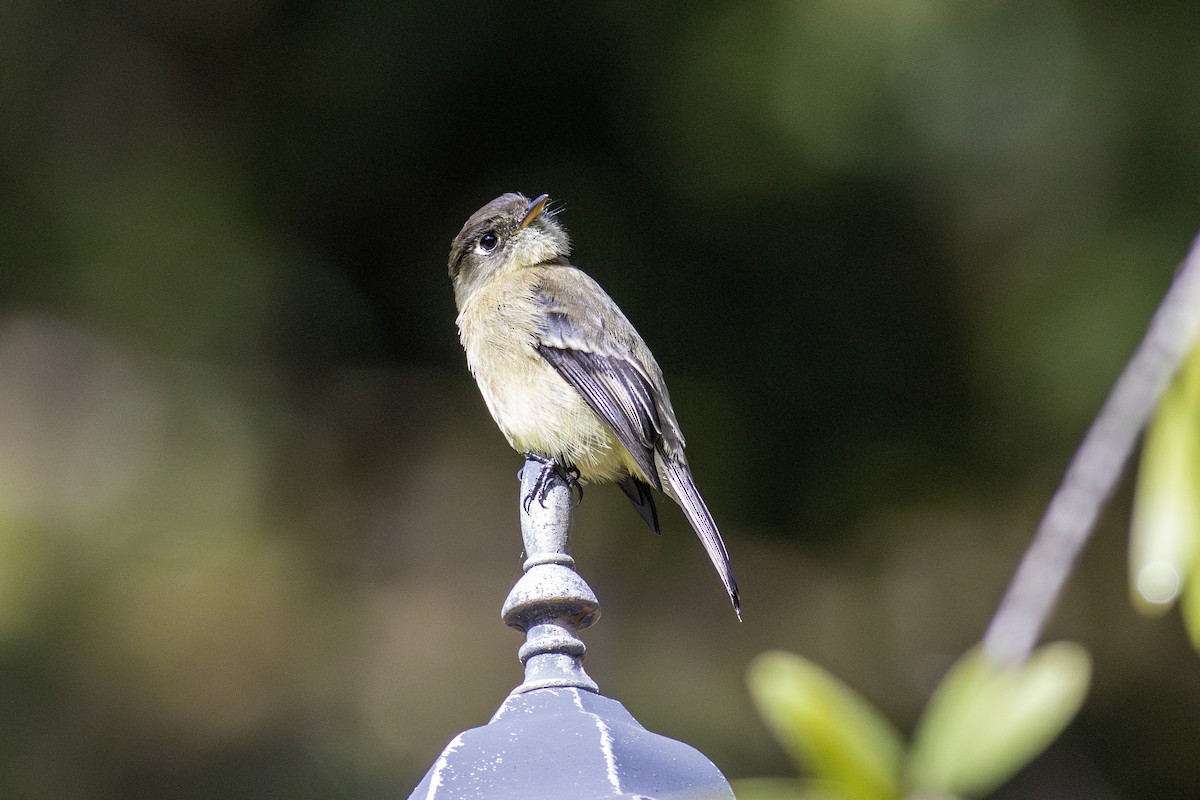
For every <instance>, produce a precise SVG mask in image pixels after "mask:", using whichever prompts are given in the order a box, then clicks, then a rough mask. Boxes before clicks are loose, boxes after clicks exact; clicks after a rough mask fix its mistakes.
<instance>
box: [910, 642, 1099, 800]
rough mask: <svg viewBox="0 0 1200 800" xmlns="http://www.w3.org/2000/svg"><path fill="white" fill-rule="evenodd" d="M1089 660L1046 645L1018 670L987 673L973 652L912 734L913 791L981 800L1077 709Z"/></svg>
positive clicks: (1075, 649) (1062, 646)
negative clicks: (913, 736)
mask: <svg viewBox="0 0 1200 800" xmlns="http://www.w3.org/2000/svg"><path fill="white" fill-rule="evenodd" d="M1090 679H1091V659H1090V658H1089V657H1088V654H1087V652H1086V651H1085V650H1084V649H1083V648H1082V647H1080V646H1079V645H1076V644H1072V643H1069V642H1060V643H1058V644H1052V645H1047V646H1045V647H1042V648H1040V649H1039V650H1037V651H1036V652H1035V653H1034V654H1033V655H1032V656H1030V658H1029V660H1028V661H1026V662H1025V663H1024V664H1021V665H1019V666H1015V667H1004V668H1000V667H995V666H993V665H992V664H991V663H990V662H988V661H986V660H985V659H984V658H983V656H982V654H981V652H980V651H979V649H978V648H975V649H973V650H971V651H969V652H968V653H967V654H966V655H964V656H963V657H962V658H961V659H959V661H958V662H957V663H956V664H955V665H954V666H953V667H952V668H951V669H950V672H949V674H947V675H946V678H945V679H944V680H943V681H942V683H941V685H940V686H939V687H938V689H937V691H936V692H935V693H934V695H933V698H932V699H931V700H930V702H929V706H928V707H927V708H926V709H925V714H924V717H923V718H922V720H921V722H920V724H919V725H918V728H917V734H916V737H915V740H914V742H913V749H912V753H911V756H910V758H909V763H908V779H909V783H910V785H911V786H912V787H913V788H915V789H920V790H924V791H932V792H943V793H948V794H955V795H967V796H969V795H975V796H978V795H983V794H987V793H988V792H990V791H992V790H993V789H995V788H996V787H997V786H999V785H1000V784H1002V783H1004V782H1005V781H1006V780H1008V779H1009V778H1010V777H1012V775H1013V774H1014V773H1016V772H1017V770H1019V769H1021V768H1022V767H1023V766H1025V765H1026V764H1027V763H1028V762H1029V761H1031V760H1032V759H1033V758H1034V757H1035V756H1037V755H1038V754H1039V753H1041V752H1042V751H1043V750H1044V749H1046V747H1047V746H1049V744H1050V743H1051V742H1052V741H1054V739H1055V738H1057V736H1058V735H1059V734H1060V733H1061V732H1062V730H1063V728H1065V727H1066V726H1067V723H1069V722H1070V721H1071V719H1072V718H1073V717H1074V716H1075V714H1076V713H1077V712H1078V711H1079V708H1080V706H1081V705H1083V699H1084V696H1085V695H1086V694H1087V687H1088V683H1089V681H1090Z"/></svg>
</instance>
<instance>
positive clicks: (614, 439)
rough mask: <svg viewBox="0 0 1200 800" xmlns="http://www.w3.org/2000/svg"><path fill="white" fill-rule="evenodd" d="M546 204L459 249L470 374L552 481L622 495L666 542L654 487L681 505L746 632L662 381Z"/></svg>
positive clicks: (520, 447)
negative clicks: (597, 486) (576, 260)
mask: <svg viewBox="0 0 1200 800" xmlns="http://www.w3.org/2000/svg"><path fill="white" fill-rule="evenodd" d="M546 200H547V196H546V195H544V194H543V195H541V196H540V197H538V198H537V199H535V200H532V201H531V200H530V199H529V198H527V197H524V196H523V195H520V194H515V193H509V194H505V195H501V196H500V197H497V198H496V199H495V200H493V201H492V202H490V203H488V204H487V205H486V206H484V207H483V208H481V209H479V210H478V211H476V212H475V213H474V214H472V215H471V218H470V219H468V220H467V223H466V225H464V226H463V229H462V230H461V231H459V234H458V236H456V237H455V238H454V243H453V244H452V245H451V248H450V279H451V280H452V281H453V283H454V301H455V304H456V305H457V306H458V331H459V337H460V338H461V340H462V344H463V348H464V349H465V350H466V351H467V365H468V366H469V367H470V369H471V373H472V374H473V375H474V376H475V380H476V381H477V382H478V383H479V390H480V391H481V392H482V393H483V399H484V401H485V402H486V403H487V407H488V410H489V411H491V413H492V417H493V418H494V419H495V420H496V424H497V425H499V426H500V430H501V431H502V432H503V433H504V436H505V437H506V438H507V439H508V442H509V444H511V445H512V446H513V448H514V449H516V450H517V452H520V453H525V454H526V455H527V456H530V457H533V458H535V459H536V460H538V461H540V462H541V463H542V464H543V467H542V469H543V472H542V475H543V476H546V475H547V473H546V471H547V470H557V471H558V472H559V474H562V475H564V476H567V478H568V482H569V483H572V484H573V483H574V482H575V480H576V479H577V480H578V482H579V483H602V482H605V481H613V482H615V483H616V484H617V485H618V486H620V487H621V489H622V491H624V492H625V494H626V496H628V497H629V499H630V501H632V502H633V505H634V507H635V508H636V509H637V510H638V513H639V514H641V516H642V519H644V520H645V521H646V524H648V525H649V526H650V528H651V530H653V531H655V532H656V533H657V532H658V530H659V524H658V512H657V510H656V509H655V506H654V497H653V495H652V494H651V492H650V487H654V488H655V489H658V490H659V491H661V492H664V493H665V494H666V495H667V496H668V497H670V498H671V499H672V500H674V501H675V502H676V503H678V504H679V506H680V508H682V509H683V513H684V514H685V515H686V516H687V519H688V522H690V523H691V525H692V527H693V528H694V529H695V530H696V534H697V535H698V536H699V537H700V541H701V542H702V543H703V544H704V549H705V550H707V551H708V557H709V558H711V559H712V562H713V565H714V566H715V567H716V568H717V573H718V574H719V575H720V577H721V582H722V583H723V584H725V591H727V592H728V593H729V599H730V600H732V601H733V608H734V611H735V612H737V614H738V617H739V619H740V618H741V607H740V604H739V600H738V590H737V584H736V583H735V582H734V580H733V573H732V571H731V570H730V567H729V554H728V553H727V552H726V550H725V543H724V542H723V541H722V540H721V534H720V532H719V531H718V530H717V524H716V522H714V521H713V518H712V514H711V513H709V510H708V507H707V506H706V505H705V504H704V500H703V498H701V497H700V492H699V491H698V490H697V489H696V482H695V481H694V480H693V479H692V472H691V470H690V469H689V468H688V462H687V458H686V457H685V456H684V454H683V434H682V433H680V431H679V423H678V422H677V421H676V420H675V412H674V410H672V408H671V398H670V397H669V396H668V395H667V387H666V384H665V383H664V381H663V374H662V370H661V369H659V366H658V363H657V362H656V361H655V360H654V356H653V355H652V354H651V353H650V349H649V348H648V347H646V343H645V342H643V341H642V337H641V336H639V335H638V332H637V331H636V330H634V329H633V325H631V324H630V323H629V320H627V319H626V318H625V315H624V314H623V313H621V309H620V308H618V307H617V304H616V303H614V302H613V301H612V298H610V297H609V296H608V295H607V294H606V293H605V292H604V290H603V289H601V288H600V285H599V284H598V283H596V281H594V280H592V278H591V277H589V276H588V275H587V274H585V273H584V272H582V271H580V270H579V269H576V268H575V267H573V266H571V264H570V262H569V261H568V260H567V257H568V255H569V254H570V251H571V245H570V240H569V239H568V237H567V232H566V231H565V230H564V229H563V227H562V226H561V225H560V224H559V223H558V221H557V220H556V219H555V218H554V212H553V211H550V210H547V208H546ZM547 477H548V476H547ZM580 491H582V489H581V490H580ZM531 499H532V498H529V497H527V498H525V502H526V503H529V502H530V501H531ZM543 499H544V494H543V496H542V497H539V498H537V500H538V501H541V500H543Z"/></svg>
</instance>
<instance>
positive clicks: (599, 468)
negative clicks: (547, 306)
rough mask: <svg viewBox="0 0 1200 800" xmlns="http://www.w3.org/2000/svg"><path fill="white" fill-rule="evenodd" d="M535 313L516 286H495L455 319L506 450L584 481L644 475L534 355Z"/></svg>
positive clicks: (508, 283) (535, 308)
mask: <svg viewBox="0 0 1200 800" xmlns="http://www.w3.org/2000/svg"><path fill="white" fill-rule="evenodd" d="M539 312H540V309H539V308H538V305H537V303H536V301H535V300H534V299H533V297H532V295H531V294H530V293H529V292H528V290H527V288H526V287H525V286H523V285H521V283H520V282H517V281H499V280H497V281H492V282H491V283H490V284H489V285H487V286H485V287H483V288H481V289H480V290H479V291H478V292H476V293H475V295H473V296H472V297H471V298H470V299H469V300H467V301H466V303H465V304H464V306H463V308H462V309H461V310H460V312H459V315H458V328H459V336H460V338H461V340H462V344H463V348H464V349H465V350H466V353H467V365H468V366H469V367H470V369H471V373H472V374H473V375H474V376H475V380H476V382H477V383H478V384H479V390H480V392H481V393H482V394H483V399H484V402H485V403H487V407H488V410H489V411H490V412H491V414H492V418H493V419H495V421H496V424H497V425H498V426H499V427H500V430H501V432H502V433H503V434H504V436H505V438H507V439H508V442H509V444H511V445H512V446H513V448H514V449H515V450H517V451H518V452H527V451H532V452H535V453H539V454H541V455H548V456H553V457H555V458H557V459H559V460H560V461H565V462H566V463H569V464H572V465H574V466H575V468H576V469H578V470H579V473H580V477H581V478H582V479H583V480H585V481H592V482H595V481H604V480H614V479H617V478H620V477H623V476H624V475H626V474H628V473H629V472H630V471H632V472H633V474H635V475H638V476H639V477H643V478H644V476H642V475H641V470H639V469H638V468H637V467H636V466H635V465H634V464H633V459H632V457H631V456H630V455H629V452H628V451H627V450H626V449H625V446H624V445H622V444H621V443H620V442H619V441H617V439H616V437H615V436H613V434H612V432H611V431H610V430H609V429H608V427H607V426H606V425H604V423H602V422H601V421H600V419H599V418H598V417H597V416H596V414H595V413H594V412H593V411H592V410H591V408H589V407H588V405H587V403H585V402H584V400H583V398H582V397H581V396H580V395H579V393H578V392H577V391H575V389H574V388H573V387H572V386H571V385H570V384H568V383H567V382H566V381H565V380H564V379H563V378H562V377H561V376H560V375H559V374H558V373H557V372H556V371H555V370H554V368H553V367H551V366H550V365H549V364H548V363H546V361H545V360H544V359H543V358H542V357H541V356H540V355H538V352H537V350H536V349H535V345H536V342H535V339H534V332H535V331H536V330H538V323H537V320H536V315H537V314H538V313H539Z"/></svg>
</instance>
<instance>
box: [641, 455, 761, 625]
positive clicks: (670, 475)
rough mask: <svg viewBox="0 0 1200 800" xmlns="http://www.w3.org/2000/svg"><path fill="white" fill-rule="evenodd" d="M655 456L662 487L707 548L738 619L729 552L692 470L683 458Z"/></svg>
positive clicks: (740, 614) (738, 606)
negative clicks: (681, 510)
mask: <svg viewBox="0 0 1200 800" xmlns="http://www.w3.org/2000/svg"><path fill="white" fill-rule="evenodd" d="M656 455H657V454H656ZM656 460H657V461H658V464H657V466H658V468H659V473H660V474H661V475H662V476H663V477H665V478H666V480H665V481H664V482H663V491H665V492H666V493H667V495H668V496H669V497H670V498H671V499H672V500H674V501H675V502H676V503H678V504H679V507H680V508H682V509H683V513H684V515H686V516H687V518H688V522H690V523H691V524H692V528H693V529H695V531H696V535H697V536H699V537H700V542H701V544H703V545H704V549H705V550H706V551H708V557H709V558H710V559H712V563H713V566H714V567H716V568H717V574H718V575H719V576H720V577H721V583H723V584H725V591H726V592H728V593H729V599H730V600H731V601H732V602H733V611H734V613H736V614H737V617H738V619H739V620H740V619H741V618H742V605H741V600H740V599H739V598H738V588H737V582H736V581H735V580H734V579H733V570H732V569H731V568H730V566H729V553H728V551H726V550H725V542H724V541H722V540H721V532H720V531H719V530H717V523H716V522H715V521H713V518H712V514H711V513H709V510H708V506H706V505H705V504H704V498H702V497H701V496H700V491H699V490H698V489H697V488H696V481H695V480H694V479H693V478H692V471H691V470H690V469H688V465H687V462H677V461H675V460H674V459H670V458H663V457H662V456H661V455H660V456H659V457H658V458H657V459H656Z"/></svg>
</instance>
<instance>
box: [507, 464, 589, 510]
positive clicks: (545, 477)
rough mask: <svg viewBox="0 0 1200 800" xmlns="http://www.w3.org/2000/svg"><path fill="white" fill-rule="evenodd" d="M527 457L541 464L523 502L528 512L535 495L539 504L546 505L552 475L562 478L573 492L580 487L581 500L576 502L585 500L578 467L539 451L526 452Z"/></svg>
mask: <svg viewBox="0 0 1200 800" xmlns="http://www.w3.org/2000/svg"><path fill="white" fill-rule="evenodd" d="M525 458H526V459H527V460H529V461H536V462H537V463H538V464H539V465H540V468H539V469H538V476H537V478H536V479H535V480H534V482H533V486H531V487H530V489H529V493H528V494H526V495H525V499H524V500H523V501H522V503H521V507H522V508H524V509H525V513H526V514H528V513H529V509H530V506H531V505H532V504H533V500H534V498H535V497H536V498H537V501H538V505H540V506H541V507H542V508H545V507H546V495H548V494H549V493H550V478H551V476H557V477H558V478H559V479H561V480H562V482H563V483H565V484H567V486H568V488H570V489H571V491H572V493H574V491H575V490H576V489H578V490H579V500H578V501H576V504H577V505H578V503H582V502H583V484H582V483H580V481H579V478H580V475H579V470H578V469H577V468H576V467H574V466H566V467H564V466H562V465H561V464H559V463H558V461H557V460H556V459H554V458H551V457H549V456H543V455H539V454H537V453H526V454H525Z"/></svg>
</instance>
